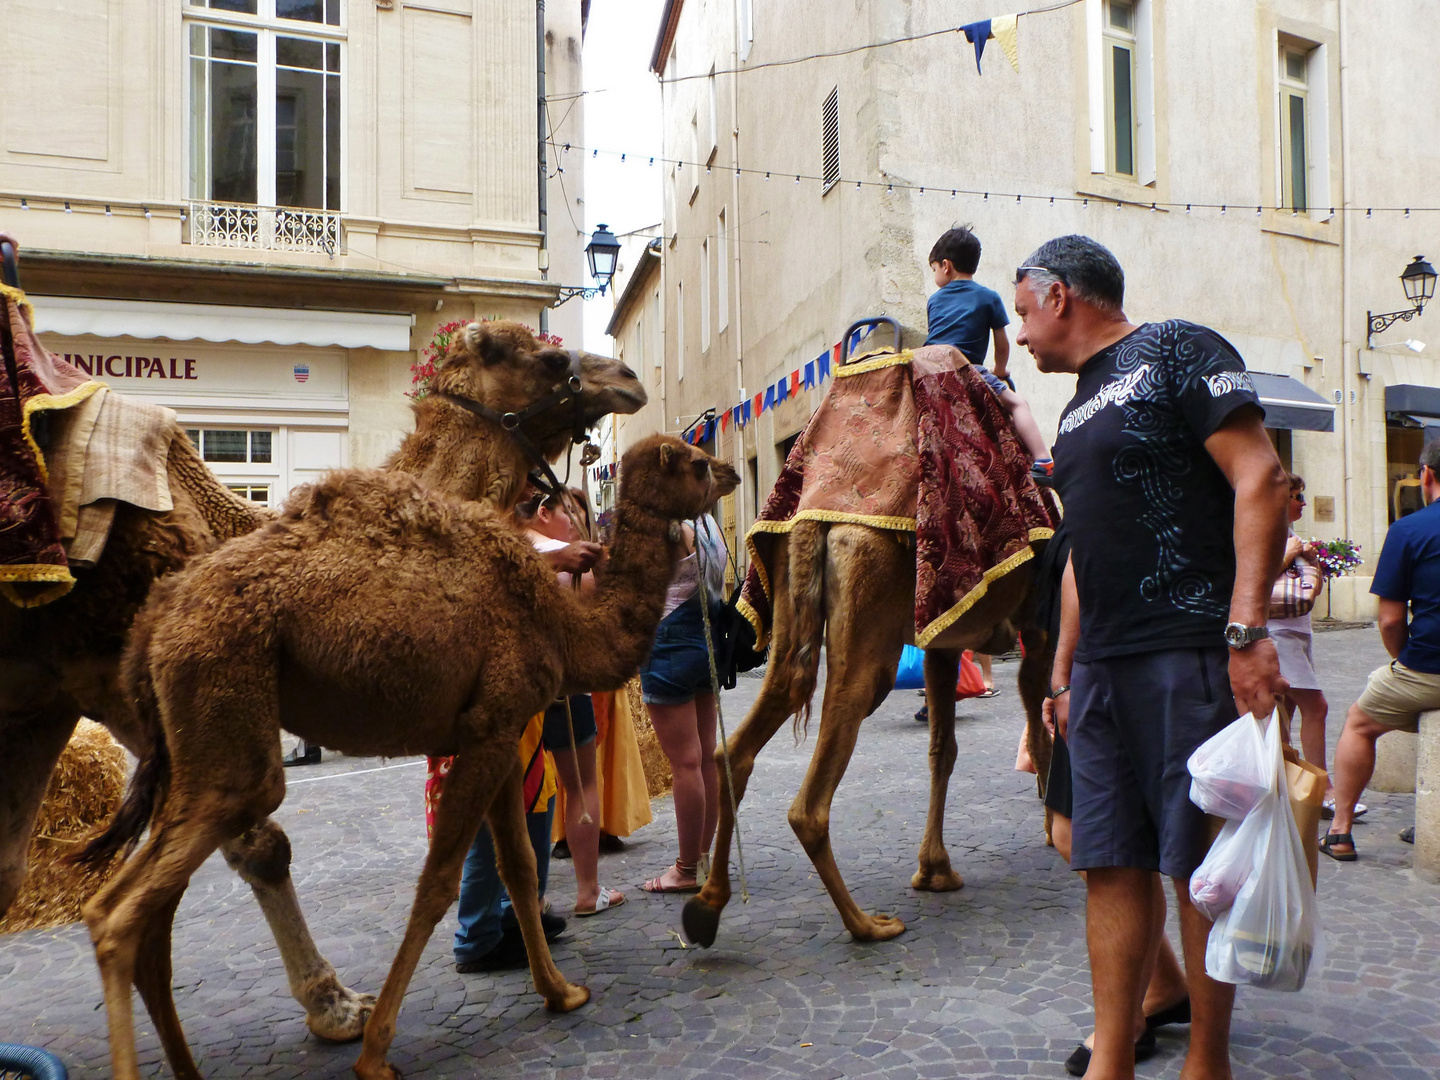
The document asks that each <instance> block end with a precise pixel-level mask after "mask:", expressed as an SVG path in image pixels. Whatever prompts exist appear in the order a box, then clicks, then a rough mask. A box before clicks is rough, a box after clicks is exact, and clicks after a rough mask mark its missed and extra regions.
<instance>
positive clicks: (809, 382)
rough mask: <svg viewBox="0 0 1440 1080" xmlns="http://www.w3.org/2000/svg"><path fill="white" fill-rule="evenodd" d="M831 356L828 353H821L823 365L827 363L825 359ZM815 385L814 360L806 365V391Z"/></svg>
mask: <svg viewBox="0 0 1440 1080" xmlns="http://www.w3.org/2000/svg"><path fill="white" fill-rule="evenodd" d="M829 355H830V354H829V353H828V352H825V353H821V354H820V362H821V363H822V364H823V363H824V362H825V357H827V356H829ZM814 385H815V361H814V360H811V361H810V362H809V363H808V364H806V365H805V389H806V390H809V389H811V388H812V387H813V386H814Z"/></svg>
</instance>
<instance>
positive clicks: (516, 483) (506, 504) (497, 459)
mask: <svg viewBox="0 0 1440 1080" xmlns="http://www.w3.org/2000/svg"><path fill="white" fill-rule="evenodd" d="M415 413H416V415H415V430H414V431H412V432H411V433H410V434H409V435H407V436H406V437H405V440H404V442H402V443H401V444H400V449H399V450H397V451H396V452H395V454H394V455H393V456H392V457H391V459H390V461H389V462H388V463H387V465H386V468H387V469H392V470H395V471H397V472H405V473H409V474H410V475H411V476H414V477H415V478H416V479H418V480H419V481H420V482H421V483H422V484H424V485H425V486H426V487H427V488H430V489H431V490H433V491H436V492H438V493H439V494H442V495H448V496H449V497H451V498H454V499H462V500H478V501H483V502H488V503H490V504H491V505H493V506H494V507H495V508H496V509H498V510H509V509H510V508H511V507H512V506H514V505H515V503H516V502H517V501H518V500H519V498H520V493H521V491H522V490H523V489H524V486H525V479H526V476H527V475H528V473H529V468H528V464H527V462H526V458H525V455H524V453H523V452H522V451H521V449H520V447H519V446H517V445H516V443H515V441H514V440H513V439H512V438H510V436H509V435H508V434H507V433H506V432H504V431H502V430H501V429H500V427H499V425H497V424H495V423H492V422H491V421H489V420H486V419H484V418H483V417H479V416H475V415H473V414H471V413H468V412H465V411H463V410H461V409H459V408H458V407H456V406H452V405H444V404H441V403H440V402H432V401H423V402H420V403H419V404H417V405H416V407H415Z"/></svg>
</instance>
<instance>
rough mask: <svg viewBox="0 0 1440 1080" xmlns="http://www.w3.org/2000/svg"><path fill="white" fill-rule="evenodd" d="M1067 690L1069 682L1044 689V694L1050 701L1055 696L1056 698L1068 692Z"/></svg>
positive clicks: (1068, 689)
mask: <svg viewBox="0 0 1440 1080" xmlns="http://www.w3.org/2000/svg"><path fill="white" fill-rule="evenodd" d="M1069 692H1070V684H1069V683H1066V684H1065V685H1064V686H1057V687H1055V688H1054V689H1052V690H1048V691H1046V693H1045V696H1046V697H1048V698H1049V699H1050V700H1051V701H1054V700H1055V699H1056V698H1058V697H1059V696H1060V695H1061V694H1068V693H1069Z"/></svg>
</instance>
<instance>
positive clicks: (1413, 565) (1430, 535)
mask: <svg viewBox="0 0 1440 1080" xmlns="http://www.w3.org/2000/svg"><path fill="white" fill-rule="evenodd" d="M1370 591H1371V592H1372V593H1374V594H1375V595H1376V596H1379V597H1383V598H1384V599H1386V600H1399V601H1401V602H1402V603H1403V602H1405V601H1409V603H1410V633H1409V637H1408V638H1407V640H1406V642H1405V647H1404V648H1403V649H1401V650H1400V656H1399V660H1400V663H1402V664H1404V665H1405V666H1406V667H1407V668H1409V669H1410V670H1412V671H1421V672H1424V673H1425V674H1427V675H1440V503H1432V504H1431V505H1429V506H1427V507H1426V508H1425V509H1424V510H1420V511H1418V512H1416V513H1414V514H1411V515H1410V516H1409V517H1403V518H1401V519H1400V520H1399V521H1397V522H1395V524H1394V525H1391V526H1390V531H1389V532H1388V533H1387V534H1386V535H1385V546H1384V547H1383V548H1381V549H1380V559H1379V561H1378V562H1377V563H1376V564H1375V577H1374V579H1373V580H1372V581H1371V583H1370Z"/></svg>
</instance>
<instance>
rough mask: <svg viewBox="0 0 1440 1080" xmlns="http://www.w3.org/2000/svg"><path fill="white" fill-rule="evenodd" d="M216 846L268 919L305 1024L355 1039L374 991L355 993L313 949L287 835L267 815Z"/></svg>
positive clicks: (327, 1035) (319, 1032) (339, 1038)
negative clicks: (248, 887) (246, 829)
mask: <svg viewBox="0 0 1440 1080" xmlns="http://www.w3.org/2000/svg"><path fill="white" fill-rule="evenodd" d="M220 850H221V852H222V853H223V854H224V856H225V861H226V862H227V863H228V864H229V865H230V868H231V869H232V870H234V871H235V872H236V873H237V874H239V875H240V876H241V877H242V878H243V879H244V880H245V882H246V884H248V885H249V886H250V889H251V891H252V892H254V894H255V900H256V902H257V903H259V905H260V910H261V911H262V912H264V914H265V921H266V922H267V923H269V924H270V932H271V933H272V934H273V935H274V936H275V944H276V945H277V946H278V947H279V949H280V958H281V959H282V960H283V961H284V963H285V976H286V978H287V979H288V980H289V983H290V993H291V994H292V995H293V996H294V998H295V1000H296V1001H298V1002H299V1003H300V1005H301V1007H302V1008H303V1009H304V1010H305V1025H306V1026H307V1027H308V1028H309V1029H310V1030H311V1032H313V1033H314V1034H315V1035H316V1036H318V1037H319V1038H321V1039H325V1040H328V1041H330V1042H350V1041H351V1040H354V1039H358V1038H359V1037H360V1036H361V1034H363V1033H364V1030H365V1021H366V1020H367V1019H368V1018H369V1016H370V1011H371V1010H372V1009H373V1008H374V1007H375V996H374V995H373V994H357V993H356V992H355V991H354V990H351V989H349V988H348V987H346V986H344V985H343V984H342V983H341V982H340V978H339V976H338V975H336V973H335V968H334V967H333V966H331V964H330V961H328V960H326V959H325V957H324V956H322V955H321V954H320V950H319V949H318V948H316V946H315V939H314V938H313V937H312V936H311V934H310V927H309V926H308V925H306V922H305V914H304V912H303V911H302V910H301V908H300V900H299V898H298V897H297V896H296V895H295V884H294V882H293V881H292V880H291V878H290V840H289V838H288V837H287V836H286V835H285V832H284V830H283V829H281V828H280V826H279V825H277V824H276V823H275V822H274V821H272V820H270V819H269V818H266V819H265V820H264V821H262V822H261V823H260V824H259V825H257V826H256V827H255V828H253V829H250V830H249V831H247V832H246V833H244V834H243V835H241V836H238V837H236V838H235V839H234V840H230V841H228V842H227V843H225V844H223V845H221V848H220Z"/></svg>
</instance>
